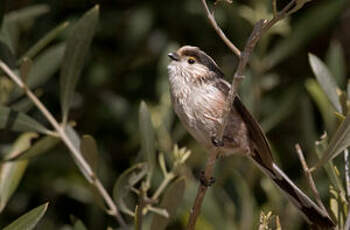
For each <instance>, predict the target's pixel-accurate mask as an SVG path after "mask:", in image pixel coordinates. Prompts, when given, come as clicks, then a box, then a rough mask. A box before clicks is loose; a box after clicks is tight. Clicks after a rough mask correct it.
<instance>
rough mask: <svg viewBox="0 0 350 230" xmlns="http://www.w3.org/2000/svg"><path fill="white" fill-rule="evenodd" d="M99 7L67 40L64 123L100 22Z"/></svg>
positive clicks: (63, 77)
mask: <svg viewBox="0 0 350 230" xmlns="http://www.w3.org/2000/svg"><path fill="white" fill-rule="evenodd" d="M98 16H99V6H95V7H94V8H92V9H91V10H89V11H88V12H87V13H85V14H84V16H83V17H81V18H80V19H79V21H78V22H77V23H76V24H75V25H74V27H73V28H72V30H71V33H70V35H69V37H68V40H67V47H66V51H65V53H64V59H63V60H64V62H63V63H62V68H61V76H60V90H61V107H62V117H63V123H64V124H65V123H66V122H67V119H68V111H69V107H70V104H71V101H72V98H73V94H74V90H75V87H76V84H77V82H78V78H79V75H80V72H81V70H82V68H83V64H84V60H85V59H86V56H87V54H88V49H89V46H90V43H91V41H92V37H93V35H94V32H95V27H96V25H97V22H98Z"/></svg>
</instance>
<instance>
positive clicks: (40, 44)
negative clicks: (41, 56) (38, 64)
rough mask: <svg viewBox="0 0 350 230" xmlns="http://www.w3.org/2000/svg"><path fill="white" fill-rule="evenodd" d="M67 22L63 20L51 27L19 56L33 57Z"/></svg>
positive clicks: (63, 28) (64, 27) (65, 26)
mask: <svg viewBox="0 0 350 230" xmlns="http://www.w3.org/2000/svg"><path fill="white" fill-rule="evenodd" d="M68 25H69V22H63V23H62V24H60V25H58V26H57V27H55V28H54V29H52V30H51V31H50V32H49V33H48V34H46V35H45V36H44V37H43V38H41V39H40V40H39V41H38V42H37V43H36V44H35V45H34V46H33V47H32V48H30V49H29V50H28V51H27V52H26V53H25V54H24V55H23V56H22V58H21V61H23V59H24V58H26V57H27V58H30V59H33V58H34V57H35V56H36V55H37V54H38V53H39V52H40V51H41V50H42V49H43V48H45V47H46V46H47V45H48V44H49V43H50V42H52V41H53V40H54V39H55V38H56V37H57V36H58V35H59V34H60V33H61V32H62V31H63V30H65V29H66V28H67V26H68Z"/></svg>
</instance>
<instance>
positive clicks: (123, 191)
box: [113, 163, 148, 216]
mask: <svg viewBox="0 0 350 230" xmlns="http://www.w3.org/2000/svg"><path fill="white" fill-rule="evenodd" d="M147 171H148V167H147V164H146V163H139V164H136V165H134V166H132V167H131V168H129V169H127V170H125V171H124V172H123V173H122V174H121V175H120V176H119V177H118V179H117V181H116V183H115V184H114V187H113V199H114V201H115V202H116V203H117V204H118V206H119V208H120V211H122V212H124V213H126V214H128V215H130V216H134V213H133V211H131V210H134V208H132V209H130V208H129V207H127V204H126V202H125V198H126V197H127V196H128V195H130V192H131V188H132V187H133V186H134V185H135V184H137V183H138V182H139V181H140V180H142V178H144V177H145V175H146V174H147Z"/></svg>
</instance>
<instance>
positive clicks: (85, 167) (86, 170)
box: [0, 60, 126, 227]
mask: <svg viewBox="0 0 350 230" xmlns="http://www.w3.org/2000/svg"><path fill="white" fill-rule="evenodd" d="M0 68H1V69H2V70H3V71H4V72H5V73H6V75H7V76H9V78H11V79H12V80H13V81H14V82H15V83H16V84H17V85H18V86H19V87H20V88H21V89H23V90H24V92H25V94H26V95H27V97H28V98H29V99H30V100H32V101H33V103H34V104H35V106H36V107H37V108H38V109H39V110H40V111H41V113H42V114H43V115H44V116H45V117H46V119H47V120H48V121H49V122H50V123H51V125H52V126H53V127H54V129H55V130H56V131H57V133H58V136H59V138H61V139H62V142H63V143H64V144H65V145H66V146H67V147H68V149H69V150H70V151H71V153H72V155H73V156H74V158H75V160H76V161H74V162H78V163H77V164H79V167H78V168H79V169H80V171H81V172H82V173H83V175H85V177H86V179H87V180H88V181H89V182H90V183H91V184H92V185H93V186H95V188H96V189H97V191H98V192H99V193H100V195H101V197H102V198H103V199H104V201H105V202H106V204H107V206H108V208H109V210H106V212H107V213H108V214H109V215H111V216H114V217H115V218H116V220H117V221H118V223H119V224H120V225H121V226H123V227H124V226H126V224H125V221H124V219H123V218H122V216H121V215H120V213H119V211H118V209H117V206H116V205H115V203H114V202H113V200H112V198H111V197H110V196H109V194H108V193H107V191H106V189H105V188H104V187H103V185H102V183H101V181H100V180H99V179H98V178H97V176H96V175H95V173H94V172H93V170H92V169H91V167H90V165H89V164H88V163H87V162H86V160H85V159H84V158H83V157H82V155H81V154H80V151H79V149H77V148H76V147H75V145H74V144H73V142H72V141H71V139H69V137H68V135H67V134H66V132H65V130H64V127H62V126H60V125H59V123H58V122H57V121H56V119H55V118H54V116H53V115H52V114H51V113H50V111H48V110H47V108H46V107H45V106H44V104H43V103H42V102H41V101H40V100H39V99H38V98H37V97H36V96H35V94H34V93H33V92H32V91H31V90H30V89H29V88H28V87H27V86H26V85H25V83H24V82H23V81H22V79H21V78H20V77H18V76H17V75H16V74H15V73H14V72H13V71H12V70H11V69H10V68H9V67H8V66H7V65H6V64H5V63H4V62H2V61H1V60H0Z"/></svg>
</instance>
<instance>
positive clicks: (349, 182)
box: [344, 149, 350, 202]
mask: <svg viewBox="0 0 350 230" xmlns="http://www.w3.org/2000/svg"><path fill="white" fill-rule="evenodd" d="M344 163H345V184H346V196H347V198H348V202H350V170H349V150H348V149H345V150H344Z"/></svg>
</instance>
